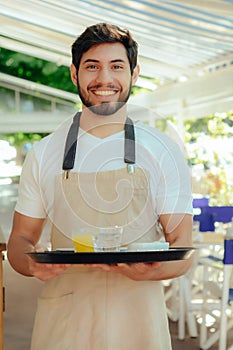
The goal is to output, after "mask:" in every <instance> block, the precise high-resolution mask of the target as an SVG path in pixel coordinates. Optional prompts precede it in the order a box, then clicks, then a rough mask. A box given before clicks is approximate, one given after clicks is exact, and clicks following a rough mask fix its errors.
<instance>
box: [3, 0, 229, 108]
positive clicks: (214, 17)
mask: <svg viewBox="0 0 233 350" xmlns="http://www.w3.org/2000/svg"><path fill="white" fill-rule="evenodd" d="M104 21H106V22H111V23H113V24H116V25H119V26H120V27H124V28H127V29H129V30H130V31H131V32H132V34H133V36H134V38H135V39H136V40H137V42H138V44H139V63H140V66H141V75H142V76H144V77H145V76H146V77H150V78H159V79H160V81H161V85H160V86H159V87H157V90H155V91H154V92H153V93H151V94H149V95H148V94H147V95H143V96H144V97H142V98H141V100H140V103H142V104H144V105H147V106H148V107H153V108H154V109H155V110H156V108H157V107H158V105H159V104H163V105H164V103H165V100H166V96H168V95H169V99H170V100H169V101H168V102H169V103H170V104H171V103H172V101H173V97H172V96H170V95H171V94H172V93H174V91H175V90H174V88H175V89H176V88H177V91H179V96H177V94H175V96H176V97H175V98H176V100H177V99H179V100H181V103H180V102H179V110H180V109H182V105H183V104H187V103H189V102H188V99H187V96H186V97H185V100H184V97H183V95H184V92H185V91H186V88H185V84H186V87H187V86H190V84H191V88H190V87H189V91H191V92H190V93H191V94H193V92H194V89H198V88H199V87H200V84H202V82H203V79H204V80H205V81H207V83H206V84H205V86H206V88H205V89H202V93H203V94H204V95H205V96H209V99H208V101H209V100H213V102H215V106H216V98H217V99H218V97H219V101H220V99H221V98H222V97H221V96H222V95H221V96H220V95H219V94H220V93H221V94H222V93H223V91H222V90H221V91H220V90H219V91H214V92H213V91H212V92H210V93H209V91H208V90H209V88H212V86H210V85H212V84H213V83H214V80H213V79H216V85H217V84H218V79H220V80H221V81H222V77H223V75H224V76H225V78H226V86H225V94H224V99H225V98H227V99H228V102H227V103H228V104H227V105H226V104H225V105H224V104H223V105H222V107H221V108H229V107H231V108H232V109H233V101H232V99H231V96H232V91H233V74H232V72H233V71H232V67H233V1H232V0H205V1H203V0H195V1H192V0H168V1H167V0H164V1H163V0H161V1H159V0H147V1H143V0H141V1H131V0H116V1H106V0H104V1H102V0H96V1H95V0H88V1H83V0H17V1H15V0H7V1H6V0H0V35H1V37H0V44H1V47H4V48H7V49H10V50H15V51H18V52H22V53H26V54H29V55H32V56H35V57H39V58H43V59H46V60H48V61H52V62H56V63H57V64H58V65H69V64H70V46H71V44H72V42H73V41H74V39H75V38H76V37H77V36H78V35H79V34H80V33H81V32H82V31H83V30H84V29H85V28H86V26H88V25H91V24H94V23H97V22H104ZM220 76H221V77H220ZM208 81H209V83H208ZM143 82H144V81H143V80H141V81H140V84H142V83H143ZM192 83H193V84H194V85H192ZM187 84H188V85H187ZM222 85H223V84H222V83H221V89H222ZM180 86H182V88H181V87H180ZM192 86H193V88H192ZM167 89H169V94H167V92H168V90H167ZM194 95H195V94H194ZM210 95H212V96H213V97H212V98H210ZM145 96H146V97H145ZM156 96H157V97H156ZM229 99H230V102H229ZM155 101H157V107H156V106H155ZM196 102H197V101H196ZM214 108H215V107H214ZM165 110H166V109H165ZM167 113H168V112H167ZM165 114H166V112H165Z"/></svg>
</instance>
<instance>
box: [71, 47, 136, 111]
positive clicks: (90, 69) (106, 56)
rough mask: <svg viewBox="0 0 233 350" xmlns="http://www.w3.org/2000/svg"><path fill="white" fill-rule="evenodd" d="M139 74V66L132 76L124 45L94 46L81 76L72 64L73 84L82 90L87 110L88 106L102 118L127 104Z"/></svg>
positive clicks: (82, 98)
mask: <svg viewBox="0 0 233 350" xmlns="http://www.w3.org/2000/svg"><path fill="white" fill-rule="evenodd" d="M138 73H139V68H138V66H137V67H136V68H135V69H134V72H133V75H131V72H130V65H129V61H128V57H127V54H126V50H125V47H124V46H123V45H122V44H121V43H103V44H98V45H95V46H92V47H91V48H90V49H89V50H88V51H87V52H85V53H84V54H83V56H82V58H81V61H80V66H79V70H78V75H77V74H76V68H75V67H74V65H73V64H72V65H71V77H72V81H73V83H74V84H75V85H77V87H78V92H79V96H80V98H81V101H82V103H83V108H85V107H88V108H90V109H91V111H92V112H93V113H95V114H98V115H110V114H113V113H115V112H116V111H117V110H119V109H120V108H121V107H122V105H124V104H125V103H126V102H127V100H128V98H129V95H130V90H131V86H132V84H134V83H135V81H136V80H137V77H138Z"/></svg>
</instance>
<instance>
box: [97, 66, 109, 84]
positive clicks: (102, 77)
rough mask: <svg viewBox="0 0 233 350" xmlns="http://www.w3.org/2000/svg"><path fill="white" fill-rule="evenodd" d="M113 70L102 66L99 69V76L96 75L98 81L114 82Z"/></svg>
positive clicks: (104, 82) (103, 82)
mask: <svg viewBox="0 0 233 350" xmlns="http://www.w3.org/2000/svg"><path fill="white" fill-rule="evenodd" d="M111 73H112V72H111V70H110V69H108V68H102V69H100V70H99V72H98V74H97V77H96V81H97V82H98V83H102V84H109V83H111V82H112V74H111Z"/></svg>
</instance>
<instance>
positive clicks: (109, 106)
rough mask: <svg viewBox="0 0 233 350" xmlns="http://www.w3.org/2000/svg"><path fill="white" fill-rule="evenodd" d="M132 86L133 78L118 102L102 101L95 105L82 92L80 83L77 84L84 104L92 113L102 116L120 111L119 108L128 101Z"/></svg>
mask: <svg viewBox="0 0 233 350" xmlns="http://www.w3.org/2000/svg"><path fill="white" fill-rule="evenodd" d="M131 87H132V80H131V81H130V86H129V89H128V91H126V92H125V93H124V94H123V95H122V96H121V98H120V99H119V101H117V102H102V103H100V104H98V105H93V104H92V103H91V102H90V101H88V100H87V99H86V98H85V96H84V94H83V93H82V89H81V87H79V84H78V85H77V88H78V95H79V97H80V99H81V101H82V103H83V105H84V106H86V107H87V108H88V109H89V110H90V111H91V112H92V113H94V114H97V115H102V116H109V115H112V114H114V113H116V112H117V111H119V109H121V108H122V107H123V106H124V105H125V104H126V102H127V101H128V99H129V96H130V92H131Z"/></svg>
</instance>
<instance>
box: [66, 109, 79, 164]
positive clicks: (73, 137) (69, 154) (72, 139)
mask: <svg viewBox="0 0 233 350" xmlns="http://www.w3.org/2000/svg"><path fill="white" fill-rule="evenodd" d="M80 116H81V113H80V112H78V113H76V114H75V116H74V118H73V123H72V124H71V127H70V130H69V132H68V135H67V138H66V145H65V152H64V158H63V166H62V169H63V170H70V169H73V167H74V161H75V154H76V148H77V140H78V130H79V122H80Z"/></svg>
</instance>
